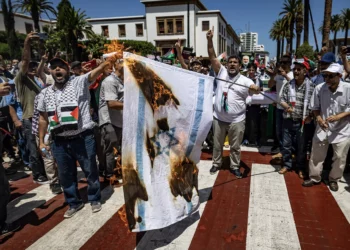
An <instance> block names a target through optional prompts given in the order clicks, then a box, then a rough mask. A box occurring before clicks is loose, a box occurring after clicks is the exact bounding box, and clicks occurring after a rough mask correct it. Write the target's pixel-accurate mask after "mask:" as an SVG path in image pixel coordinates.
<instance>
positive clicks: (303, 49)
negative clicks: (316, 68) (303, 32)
mask: <svg viewBox="0 0 350 250" xmlns="http://www.w3.org/2000/svg"><path fill="white" fill-rule="evenodd" d="M295 55H296V57H297V58H302V57H304V56H306V57H307V58H309V59H310V60H314V59H315V53H314V50H313V48H312V46H310V45H309V44H308V43H307V42H305V43H303V44H302V45H301V46H300V47H299V48H297V50H296V52H295Z"/></svg>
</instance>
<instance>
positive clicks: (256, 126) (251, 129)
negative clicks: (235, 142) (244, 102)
mask: <svg viewBox="0 0 350 250" xmlns="http://www.w3.org/2000/svg"><path fill="white" fill-rule="evenodd" d="M244 134H245V135H244V138H245V139H247V140H248V141H249V143H250V144H253V143H259V142H260V105H251V106H247V118H246V129H245V133H244Z"/></svg>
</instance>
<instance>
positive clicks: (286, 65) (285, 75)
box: [267, 55, 294, 159]
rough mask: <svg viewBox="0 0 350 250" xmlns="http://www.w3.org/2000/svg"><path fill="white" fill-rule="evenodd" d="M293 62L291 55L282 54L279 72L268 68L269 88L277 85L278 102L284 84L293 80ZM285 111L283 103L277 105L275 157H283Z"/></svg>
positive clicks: (273, 150)
mask: <svg viewBox="0 0 350 250" xmlns="http://www.w3.org/2000/svg"><path fill="white" fill-rule="evenodd" d="M291 64H292V60H291V58H290V56H289V55H284V56H282V58H281V60H280V65H281V66H280V67H279V68H278V70H277V74H276V73H275V72H272V71H271V70H267V72H268V74H269V75H270V77H271V79H270V80H269V83H268V86H269V88H272V87H274V86H276V92H277V94H278V102H279V101H280V99H281V94H282V89H283V86H284V85H285V84H286V83H287V82H289V81H290V80H292V79H293V78H294V77H293V72H292V71H291ZM283 112H284V109H283V107H282V106H281V105H277V109H276V113H275V115H276V139H277V143H276V144H275V145H276V146H277V145H278V148H276V147H274V148H273V149H272V153H274V154H275V155H273V156H272V158H273V159H275V158H282V153H281V152H282V150H283Z"/></svg>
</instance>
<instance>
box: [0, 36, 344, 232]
mask: <svg viewBox="0 0 350 250" xmlns="http://www.w3.org/2000/svg"><path fill="white" fill-rule="evenodd" d="M213 32H214V31H213V30H210V31H208V33H207V42H208V56H209V60H210V66H208V67H204V66H203V64H202V61H201V60H198V59H196V58H192V59H191V60H189V61H186V60H185V59H184V58H183V57H182V53H181V46H180V43H176V44H175V48H176V50H177V57H178V58H177V59H178V62H179V64H180V65H181V67H182V68H184V69H186V70H192V71H194V72H197V73H201V74H205V75H211V76H214V77H216V78H217V79H216V80H215V84H214V89H213V100H214V101H213V111H214V117H213V127H212V131H211V133H209V135H208V139H207V142H208V144H210V145H211V146H212V149H213V166H212V168H211V169H210V173H211V174H215V173H216V172H217V171H219V170H220V168H221V165H222V153H223V145H224V143H225V138H226V137H228V145H229V147H230V169H231V171H232V173H233V174H234V175H235V176H236V177H237V178H242V177H243V176H242V173H241V171H240V154H241V145H242V143H243V144H248V145H249V146H260V145H261V141H260V137H261V133H262V131H261V129H260V125H259V123H260V111H261V109H262V108H266V106H263V105H259V104H253V105H247V101H246V100H247V97H249V96H252V95H256V94H259V93H260V92H261V91H262V87H263V84H262V80H263V79H264V80H266V79H269V81H268V87H269V88H271V90H272V91H273V90H275V91H276V92H277V100H276V105H275V106H276V107H274V106H272V105H270V108H274V109H275V121H276V125H275V126H274V131H275V140H274V142H275V146H274V147H273V153H274V155H273V158H274V159H275V160H278V159H281V161H280V163H281V169H280V170H279V173H280V174H285V173H286V172H288V171H290V170H292V169H293V168H294V167H295V169H296V171H297V173H298V175H299V176H300V178H301V179H304V182H303V183H302V185H303V186H305V187H310V186H313V185H316V184H319V183H320V182H321V173H322V168H323V162H324V160H325V158H326V155H327V151H328V148H329V145H330V144H331V145H332V149H333V151H332V152H330V153H328V155H329V156H328V157H331V158H332V171H331V172H330V175H329V185H330V189H331V190H332V191H337V190H338V185H337V181H338V180H339V179H340V178H341V177H342V175H343V171H344V168H345V164H346V157H347V154H348V151H349V147H350V83H348V82H345V80H346V79H349V73H350V64H349V61H348V60H347V58H346V50H347V48H346V47H343V48H342V49H341V61H342V62H341V63H342V64H343V65H340V64H339V63H337V62H336V57H335V55H334V54H332V53H330V52H327V53H324V54H323V55H320V56H321V58H320V59H319V61H318V66H317V67H316V68H312V66H311V64H310V61H309V60H307V59H306V58H304V59H303V60H299V59H296V60H294V62H293V63H292V58H291V56H290V55H284V56H283V57H282V58H281V60H280V61H279V62H278V64H271V65H270V67H267V68H266V69H265V68H258V67H257V65H256V64H255V63H249V58H247V57H244V58H243V61H242V59H241V58H240V57H239V56H238V55H232V56H229V57H228V58H227V60H226V61H225V62H222V61H220V60H219V59H217V57H216V54H215V51H214V47H213V40H212V39H213ZM37 39H38V35H37V34H36V33H33V32H32V33H30V34H28V36H27V38H26V40H25V42H24V49H23V56H22V59H21V61H20V62H19V61H18V60H13V61H12V65H4V63H3V62H2V60H1V65H0V95H1V96H2V99H1V109H2V110H7V115H5V118H4V120H0V121H1V128H2V133H0V134H1V137H2V141H3V143H1V146H3V147H4V150H5V151H6V153H7V156H8V157H9V158H15V157H16V156H15V152H14V149H13V137H11V136H10V135H11V133H12V134H14V135H15V136H14V137H15V138H16V143H15V144H16V145H17V147H18V152H19V155H20V158H21V160H22V162H23V164H24V166H25V169H26V170H31V171H32V176H33V181H34V182H36V183H38V184H49V185H50V189H51V191H52V192H53V193H54V194H59V193H62V192H63V193H64V196H65V200H66V202H67V203H68V205H69V208H68V210H67V211H66V212H65V214H64V217H65V218H70V217H72V216H74V215H75V214H76V213H77V212H78V211H79V210H80V209H82V208H83V207H84V203H83V201H82V199H81V197H80V194H79V192H78V180H77V166H78V165H79V166H80V167H81V169H82V171H83V172H84V174H85V177H86V179H87V183H88V191H87V195H88V201H89V202H90V204H91V209H92V212H94V213H95V212H99V211H100V210H101V209H102V206H101V202H100V199H101V188H100V181H99V176H103V177H105V179H107V180H108V179H110V178H112V177H113V175H114V174H115V167H116V161H117V160H116V152H118V153H119V154H120V153H121V152H122V148H121V141H122V128H123V88H124V83H123V82H124V72H123V69H124V68H123V61H122V60H120V59H116V58H115V57H111V58H107V59H106V60H100V59H93V58H89V62H88V63H82V62H78V61H75V62H72V63H70V64H69V63H68V62H66V61H65V60H63V59H62V58H61V57H60V55H59V54H56V55H55V56H54V57H53V58H52V59H51V60H49V55H48V54H44V55H43V56H42V58H41V61H40V62H36V61H32V60H31V43H32V41H33V40H37ZM218 79H224V81H223V80H218ZM6 118H7V119H6ZM9 123H11V124H13V125H11V126H12V127H13V128H14V129H12V128H10V127H9ZM4 131H5V132H4ZM8 131H10V132H9V133H6V132H8ZM247 141H248V142H247ZM311 141H312V146H310V149H309V150H310V151H311V155H310V156H309V157H308V155H307V151H308V150H307V148H308V144H309V143H308V142H311ZM294 158H295V164H293V159H294ZM307 158H309V159H307ZM307 160H309V165H308V166H307ZM10 174H12V172H11V167H10V168H7V169H5V168H3V167H2V166H1V167H0V198H1V201H0V229H1V235H4V234H7V233H10V232H12V231H14V230H16V229H18V226H17V225H15V224H7V223H6V214H7V212H6V205H7V202H8V199H9V184H8V181H7V178H6V175H10Z"/></svg>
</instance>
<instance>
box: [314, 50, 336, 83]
mask: <svg viewBox="0 0 350 250" xmlns="http://www.w3.org/2000/svg"><path fill="white" fill-rule="evenodd" d="M332 63H335V55H334V54H333V53H332V52H327V53H326V54H324V55H323V56H322V58H321V60H320V61H319V62H318V64H319V65H318V67H319V70H320V71H321V72H322V71H324V70H326V69H327V68H328V67H329V65H331V64H332ZM311 81H312V82H313V83H314V84H315V85H318V84H321V83H324V78H323V75H322V73H320V74H318V75H316V76H314V77H313V78H311Z"/></svg>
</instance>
